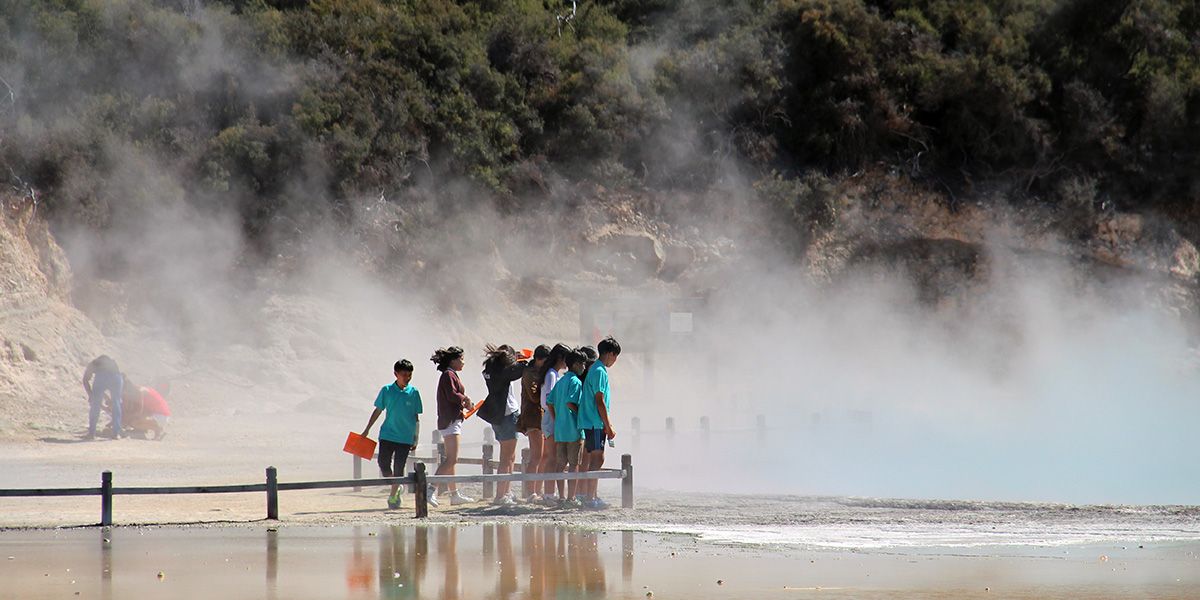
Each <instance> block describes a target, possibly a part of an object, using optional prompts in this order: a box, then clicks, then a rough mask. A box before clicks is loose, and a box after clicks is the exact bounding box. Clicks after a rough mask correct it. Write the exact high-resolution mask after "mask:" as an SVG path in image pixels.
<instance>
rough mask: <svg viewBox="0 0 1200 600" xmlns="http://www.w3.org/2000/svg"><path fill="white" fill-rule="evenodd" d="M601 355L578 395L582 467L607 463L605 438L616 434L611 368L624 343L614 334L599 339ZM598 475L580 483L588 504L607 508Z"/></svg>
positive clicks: (594, 466) (608, 438)
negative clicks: (599, 490)
mask: <svg viewBox="0 0 1200 600" xmlns="http://www.w3.org/2000/svg"><path fill="white" fill-rule="evenodd" d="M596 351H597V352H599V354H600V358H599V360H597V361H596V362H595V363H594V364H592V366H591V368H590V369H588V372H587V375H586V379H585V380H584V384H583V397H582V398H580V399H579V427H580V428H581V429H582V430H583V452H584V458H583V461H582V464H581V465H580V469H579V470H580V471H599V470H600V469H601V468H602V467H603V466H604V442H605V441H606V440H611V439H613V438H615V437H617V432H616V431H615V430H613V426H612V420H611V419H609V418H608V417H609V415H608V409H609V398H610V396H611V394H610V393H609V388H608V370H609V369H610V368H611V367H612V366H613V365H614V364H616V363H617V357H618V356H620V355H621V345H620V344H618V343H617V340H614V339H613V338H611V337H607V338H604V339H603V340H600V343H599V344H597V345H596ZM597 483H599V481H598V480H596V479H591V480H587V481H584V482H583V484H581V485H580V486H579V489H580V491H582V492H583V495H584V496H586V497H587V498H588V500H587V501H586V502H587V506H588V508H595V509H603V508H608V504H607V503H605V502H604V501H603V500H601V499H600V497H599V496H597V495H596V488H597V485H596V484H597Z"/></svg>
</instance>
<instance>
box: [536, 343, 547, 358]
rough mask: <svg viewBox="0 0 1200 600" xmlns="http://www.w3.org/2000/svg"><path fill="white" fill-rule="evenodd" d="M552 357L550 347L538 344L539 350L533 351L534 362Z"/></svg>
mask: <svg viewBox="0 0 1200 600" xmlns="http://www.w3.org/2000/svg"><path fill="white" fill-rule="evenodd" d="M548 356H550V346H547V345H545V344H538V346H537V348H534V349H533V360H538V359H541V358H546V357H548Z"/></svg>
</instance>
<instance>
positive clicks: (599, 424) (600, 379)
mask: <svg viewBox="0 0 1200 600" xmlns="http://www.w3.org/2000/svg"><path fill="white" fill-rule="evenodd" d="M596 392H604V409H605V410H606V411H607V410H608V408H609V406H610V403H609V400H610V397H611V394H609V392H608V367H605V366H604V363H602V362H600V361H596V362H595V363H594V364H593V365H592V368H591V369H590V370H588V374H587V378H586V379H584V380H583V396H582V397H581V398H580V399H579V427H580V429H604V421H602V420H601V419H600V410H599V409H597V408H596ZM610 418H611V415H610Z"/></svg>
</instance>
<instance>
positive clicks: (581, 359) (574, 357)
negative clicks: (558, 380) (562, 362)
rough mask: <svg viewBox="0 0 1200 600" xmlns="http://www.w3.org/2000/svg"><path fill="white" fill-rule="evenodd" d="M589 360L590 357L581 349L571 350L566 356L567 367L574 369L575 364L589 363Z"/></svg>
mask: <svg viewBox="0 0 1200 600" xmlns="http://www.w3.org/2000/svg"><path fill="white" fill-rule="evenodd" d="M587 360H588V357H587V355H586V354H584V353H583V352H580V351H579V350H571V351H570V352H568V353H567V356H566V361H567V368H568V369H571V370H574V369H575V365H583V364H587Z"/></svg>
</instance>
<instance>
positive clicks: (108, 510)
mask: <svg viewBox="0 0 1200 600" xmlns="http://www.w3.org/2000/svg"><path fill="white" fill-rule="evenodd" d="M266 474H267V476H266V482H264V483H248V484H236V485H202V486H166V487H114V486H113V478H112V471H104V472H103V473H101V475H100V487H94V488H46V489H32V488H27V489H0V498H12V497H48V496H100V525H112V522H113V520H112V509H113V496H119V495H157V494H235V493H247V492H255V493H262V492H266V495H267V519H271V520H277V519H279V492H280V491H288V490H317V489H331V488H351V487H352V488H354V489H360V488H362V487H365V486H381V485H393V484H402V485H412V486H413V487H414V493H415V496H416V502H415V504H416V516H417V518H425V517H427V516H429V502H428V500H429V499H428V497H427V496H426V493H427V490H428V486H429V484H439V483H480V482H482V483H484V484H485V485H495V483H496V482H500V481H559V480H563V481H565V480H569V479H620V480H621V506H622V507H623V508H633V457H632V456H631V455H629V454H624V455H622V456H621V468H620V469H601V470H599V471H588V472H583V473H500V474H492V473H483V474H479V475H428V474H427V473H426V470H425V463H424V462H417V463H416V465H415V469H414V470H413V472H412V473H410V474H409V475H408V476H405V477H379V478H376V479H361V478H355V479H337V480H328V481H298V482H287V483H280V482H279V479H278V473H277V472H276V469H275V467H267V473H266Z"/></svg>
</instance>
